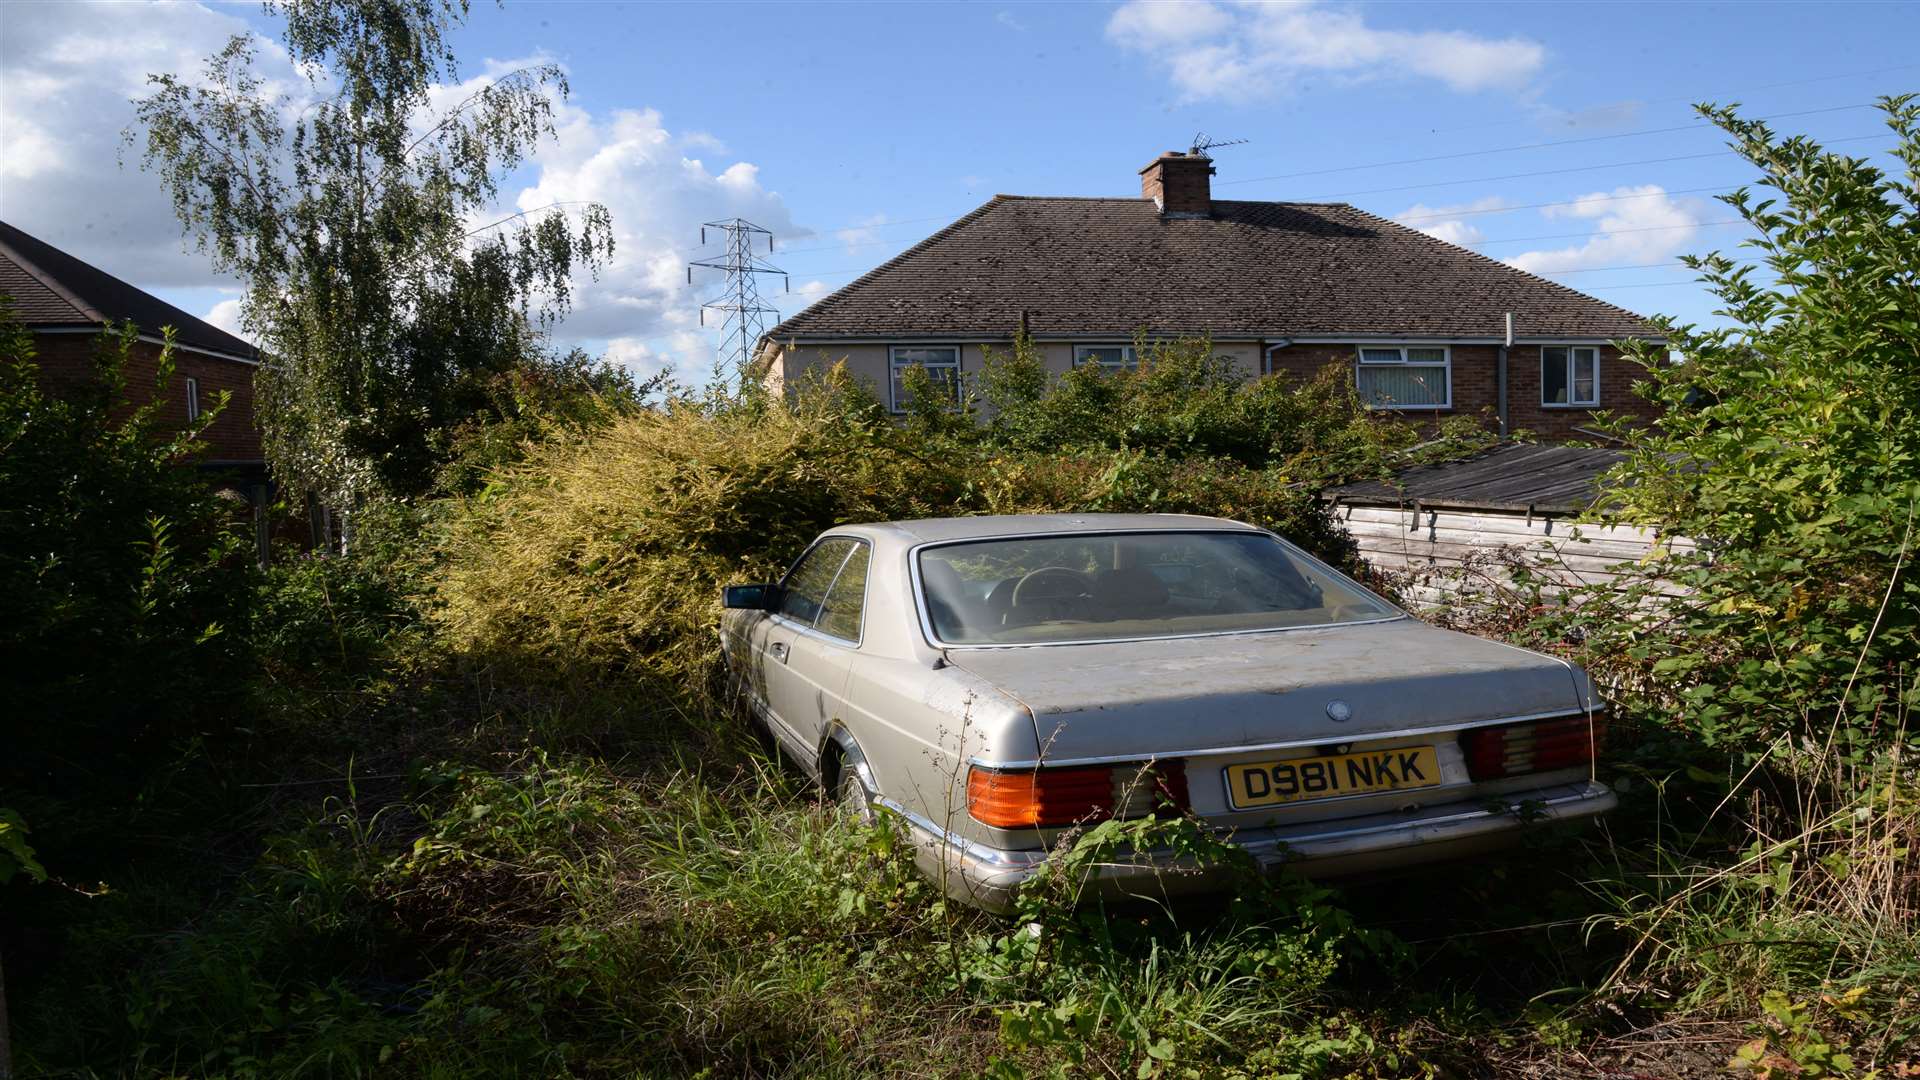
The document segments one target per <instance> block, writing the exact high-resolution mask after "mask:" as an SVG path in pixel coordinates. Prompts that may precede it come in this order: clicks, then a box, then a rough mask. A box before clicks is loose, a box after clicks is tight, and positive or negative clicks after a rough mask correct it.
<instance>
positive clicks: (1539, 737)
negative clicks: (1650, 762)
mask: <svg viewBox="0 0 1920 1080" xmlns="http://www.w3.org/2000/svg"><path fill="white" fill-rule="evenodd" d="M1606 734H1607V718H1606V715H1605V714H1604V713H1593V714H1591V715H1590V716H1587V715H1582V716H1563V717H1559V718H1558V719H1554V720H1537V721H1532V722H1529V723H1525V724H1501V725H1499V726H1497V727H1483V728H1474V729H1473V730H1471V731H1463V732H1461V733H1460V749H1461V750H1462V751H1463V752H1464V753H1465V754H1466V758H1467V774H1468V775H1469V776H1471V777H1473V778H1474V779H1475V780H1497V779H1499V778H1500V777H1503V776H1520V775H1522V774H1524V773H1536V772H1548V771H1551V770H1553V769H1565V768H1568V767H1570V766H1574V765H1584V764H1586V763H1587V762H1590V761H1592V760H1593V758H1594V755H1595V754H1597V753H1598V752H1599V750H1600V744H1601V743H1602V742H1603V741H1605V739H1606Z"/></svg>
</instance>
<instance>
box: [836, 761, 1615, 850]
mask: <svg viewBox="0 0 1920 1080" xmlns="http://www.w3.org/2000/svg"><path fill="white" fill-rule="evenodd" d="M1555 789H1561V790H1562V792H1563V793H1561V794H1556V795H1551V796H1549V797H1547V798H1542V799H1528V798H1525V797H1523V796H1525V795H1528V794H1539V793H1542V792H1550V791H1554V790H1555ZM1610 794H1612V789H1611V788H1609V787H1607V785H1605V784H1602V783H1600V782H1599V781H1597V780H1584V781H1568V782H1564V783H1559V784H1553V785H1550V786H1548V787H1545V788H1535V789H1525V790H1522V791H1518V792H1506V793H1502V794H1498V795H1490V796H1488V797H1487V798H1486V800H1484V802H1483V803H1476V804H1474V805H1472V806H1463V807H1462V808H1461V809H1460V810H1457V811H1455V812H1453V813H1446V814H1435V815H1431V816H1426V817H1416V818H1403V819H1400V820H1397V821H1383V822H1377V823H1374V824H1369V825H1361V826H1357V827H1356V826H1353V825H1346V826H1344V827H1341V826H1340V822H1341V821H1342V820H1344V821H1349V822H1350V821H1352V820H1353V819H1352V818H1346V819H1335V820H1334V821H1333V822H1331V823H1330V824H1331V825H1332V826H1334V827H1331V828H1325V829H1321V830H1320V831H1318V832H1293V831H1283V830H1284V829H1285V827H1284V826H1282V827H1278V828H1265V829H1261V830H1258V831H1260V832H1262V833H1268V834H1273V835H1261V836H1255V837H1252V838H1249V839H1245V840H1242V839H1240V836H1242V835H1244V831H1241V830H1235V829H1233V828H1230V827H1220V828H1216V829H1215V831H1216V832H1218V833H1220V834H1222V835H1223V836H1224V837H1225V838H1226V840H1227V842H1229V843H1232V844H1234V845H1236V846H1238V847H1240V848H1241V849H1243V850H1245V851H1247V852H1248V853H1249V854H1252V855H1254V856H1255V857H1256V858H1258V857H1261V856H1265V857H1268V858H1273V857H1275V849H1285V848H1288V847H1292V846H1295V845H1300V844H1312V843H1319V842H1322V841H1328V840H1342V839H1347V838H1350V837H1362V836H1378V835H1380V834H1382V833H1391V832H1395V831H1398V830H1402V829H1423V828H1431V827H1433V826H1444V825H1456V824H1459V823H1461V822H1468V821H1477V820H1484V819H1492V818H1500V817H1505V816H1507V815H1509V814H1511V813H1513V811H1514V810H1515V809H1516V808H1518V807H1520V806H1523V805H1525V804H1528V803H1532V804H1533V805H1536V806H1540V807H1546V808H1549V809H1551V808H1556V807H1561V806H1567V805H1572V804H1578V803H1587V802H1592V801H1594V800H1595V799H1599V798H1601V797H1602V796H1606V795H1610ZM1496 801H1497V802H1499V803H1500V804H1501V805H1500V808H1499V809H1497V810H1496V809H1492V808H1490V807H1489V806H1488V805H1485V804H1486V803H1492V802H1496ZM874 803H875V804H876V805H879V806H884V807H886V808H887V809H888V810H889V811H891V812H893V813H896V814H898V815H900V817H901V818H902V819H904V820H905V821H906V822H907V824H909V825H911V826H912V827H913V828H914V829H915V830H916V831H917V832H919V833H921V834H922V835H923V837H924V839H922V840H921V841H920V842H922V843H925V844H927V845H928V846H930V847H936V848H944V849H946V850H947V851H948V852H954V851H957V852H958V853H959V854H960V855H961V856H962V857H963V858H964V859H966V860H968V862H969V863H970V864H972V865H970V866H968V867H964V868H962V869H979V868H982V867H984V868H986V869H988V870H993V871H998V870H1008V871H1021V870H1030V869H1033V868H1034V867H1037V866H1038V865H1039V864H1040V863H1042V862H1045V861H1046V859H1047V857H1048V855H1050V854H1051V851H1050V849H1048V848H1040V849H1028V850H1021V851H1009V850H1006V849H1003V848H996V847H990V846H988V845H985V844H982V843H980V842H978V841H975V840H969V839H967V838H966V837H964V836H960V835H959V834H957V833H954V832H952V831H950V830H947V829H943V828H941V827H940V826H938V825H936V824H934V823H933V822H932V821H929V820H928V819H926V818H924V817H922V816H920V815H919V814H916V813H914V812H913V811H911V810H908V809H907V808H906V807H904V806H901V805H900V804H899V803H898V802H896V801H894V800H893V799H890V798H887V797H886V796H884V795H881V796H877V797H876V798H875V799H874ZM1443 805H1444V804H1443ZM1361 816H1362V817H1373V816H1377V815H1371V814H1368V815H1361ZM1142 854H1145V855H1147V856H1148V857H1149V858H1154V857H1162V856H1166V855H1168V854H1170V853H1169V852H1166V851H1162V850H1154V851H1148V852H1144V853H1142ZM1103 865H1113V866H1117V867H1119V868H1122V869H1140V868H1142V866H1141V864H1138V863H1133V864H1126V863H1122V864H1103Z"/></svg>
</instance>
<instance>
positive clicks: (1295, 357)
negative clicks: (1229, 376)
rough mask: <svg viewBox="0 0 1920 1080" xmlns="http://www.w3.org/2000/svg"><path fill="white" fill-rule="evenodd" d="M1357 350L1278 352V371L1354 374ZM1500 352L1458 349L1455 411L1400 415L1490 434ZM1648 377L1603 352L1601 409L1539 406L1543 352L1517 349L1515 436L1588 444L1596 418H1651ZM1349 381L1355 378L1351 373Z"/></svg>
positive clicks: (1511, 393)
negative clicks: (1640, 383) (1459, 420)
mask: <svg viewBox="0 0 1920 1080" xmlns="http://www.w3.org/2000/svg"><path fill="white" fill-rule="evenodd" d="M1358 355H1359V354H1358V346H1355V345H1289V346H1287V347H1285V348H1282V349H1276V350H1274V352H1273V354H1272V358H1273V368H1272V370H1273V371H1275V372H1282V373H1285V374H1287V375H1289V376H1291V377H1293V378H1298V379H1311V378H1313V377H1314V376H1315V375H1316V374H1318V373H1319V372H1320V371H1321V370H1322V369H1323V368H1325V367H1327V366H1329V365H1335V366H1338V367H1340V368H1342V369H1344V370H1345V371H1347V372H1349V373H1351V372H1352V370H1353V368H1354V366H1355V363H1356V360H1357V358H1358ZM1498 357H1499V348H1498V346H1494V345H1455V346H1453V347H1452V360H1453V407H1452V408H1451V409H1417V410H1416V409H1409V410H1407V411H1405V412H1403V413H1400V414H1399V415H1400V416H1401V417H1402V418H1403V419H1404V420H1405V421H1406V422H1407V423H1410V424H1414V425H1417V426H1418V427H1420V428H1421V429H1423V430H1428V431H1431V430H1437V429H1438V427H1439V422H1440V420H1441V419H1442V418H1445V417H1449V416H1459V415H1463V414H1464V415H1469V416H1476V417H1478V418H1480V420H1481V422H1482V423H1484V424H1485V425H1486V426H1487V427H1488V428H1489V429H1490V430H1497V429H1498V426H1499V418H1498V409H1499V394H1500V391H1499V378H1498V375H1497V364H1498ZM1643 375H1644V371H1643V369H1642V368H1641V367H1640V366H1639V365H1638V364H1635V363H1633V362H1632V361H1629V360H1625V359H1623V358H1622V357H1621V356H1620V353H1619V350H1617V349H1614V348H1613V347H1612V346H1601V348H1600V404H1599V406H1597V407H1595V408H1577V407H1576V408H1570V407H1567V406H1559V407H1547V406H1542V405H1541V404H1540V347H1539V346H1538V345H1515V346H1514V347H1513V348H1511V349H1509V350H1507V420H1508V426H1509V427H1510V428H1511V429H1512V430H1515V431H1520V430H1525V431H1530V432H1532V433H1533V434H1535V435H1537V436H1538V437H1540V438H1542V439H1545V440H1548V441H1555V442H1564V441H1569V440H1586V439H1590V438H1591V436H1588V435H1585V434H1583V433H1581V432H1578V431H1575V430H1574V429H1575V428H1577V427H1591V426H1592V424H1593V414H1594V413H1596V412H1602V411H1605V412H1613V413H1616V414H1620V415H1627V416H1635V417H1640V418H1644V419H1650V418H1651V417H1652V416H1653V415H1654V413H1655V411H1656V410H1655V408H1654V406H1653V404H1652V403H1651V402H1649V401H1647V400H1645V399H1644V398H1641V397H1640V396H1639V395H1637V394H1635V393H1634V392H1633V383H1634V381H1635V380H1636V379H1639V378H1641V377H1642V376H1643ZM1349 377H1351V374H1349Z"/></svg>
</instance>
